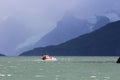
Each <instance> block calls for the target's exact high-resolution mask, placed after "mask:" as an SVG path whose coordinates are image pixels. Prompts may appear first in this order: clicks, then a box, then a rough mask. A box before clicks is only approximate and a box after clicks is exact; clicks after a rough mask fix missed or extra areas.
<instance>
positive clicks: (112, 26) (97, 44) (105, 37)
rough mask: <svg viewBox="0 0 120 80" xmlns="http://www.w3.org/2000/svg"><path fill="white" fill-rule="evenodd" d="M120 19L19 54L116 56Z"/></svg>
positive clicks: (117, 53)
mask: <svg viewBox="0 0 120 80" xmlns="http://www.w3.org/2000/svg"><path fill="white" fill-rule="evenodd" d="M119 34H120V21H116V22H112V23H109V24H107V25H105V26H104V27H102V28H100V29H98V30H96V31H93V32H91V33H88V34H85V35H82V36H79V37H77V38H75V39H72V40H69V41H67V42H65V43H62V44H60V45H56V46H47V47H42V48H35V49H33V50H31V51H28V52H24V53H22V54H21V55H20V56H40V55H43V54H46V53H49V54H50V55H57V56H118V55H120V36H119Z"/></svg>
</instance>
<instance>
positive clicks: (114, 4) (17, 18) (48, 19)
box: [0, 0, 120, 55]
mask: <svg viewBox="0 0 120 80" xmlns="http://www.w3.org/2000/svg"><path fill="white" fill-rule="evenodd" d="M119 4H120V0H0V38H1V39H0V52H1V53H5V54H7V55H11V54H12V55H14V54H15V53H16V52H17V50H19V49H20V48H22V47H24V46H29V45H31V44H34V43H35V42H36V41H37V40H39V39H40V37H42V36H44V35H45V34H46V33H48V32H49V31H50V30H52V29H53V28H54V27H55V26H56V23H57V22H58V21H59V20H61V18H62V17H63V16H64V14H66V13H67V14H69V13H70V14H73V15H74V16H76V17H79V18H82V19H88V20H89V21H91V22H92V21H94V19H95V15H106V16H108V17H110V18H111V19H114V20H116V19H119V17H118V15H116V14H119V13H120V5H119Z"/></svg>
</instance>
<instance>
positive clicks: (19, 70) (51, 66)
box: [0, 57, 120, 80]
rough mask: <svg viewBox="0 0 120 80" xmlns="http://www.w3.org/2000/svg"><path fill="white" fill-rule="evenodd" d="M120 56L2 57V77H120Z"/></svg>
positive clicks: (58, 79) (79, 79)
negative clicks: (119, 58)
mask: <svg viewBox="0 0 120 80" xmlns="http://www.w3.org/2000/svg"><path fill="white" fill-rule="evenodd" d="M117 58H118V57H57V59H58V60H57V61H42V60H41V59H40V57H0V80H120V65H119V64H116V63H115V61H116V60H117Z"/></svg>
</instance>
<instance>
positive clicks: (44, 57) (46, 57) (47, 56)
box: [42, 55, 57, 61]
mask: <svg viewBox="0 0 120 80" xmlns="http://www.w3.org/2000/svg"><path fill="white" fill-rule="evenodd" d="M42 60H44V61H56V60H57V59H56V58H55V57H52V56H49V55H44V56H43V57H42Z"/></svg>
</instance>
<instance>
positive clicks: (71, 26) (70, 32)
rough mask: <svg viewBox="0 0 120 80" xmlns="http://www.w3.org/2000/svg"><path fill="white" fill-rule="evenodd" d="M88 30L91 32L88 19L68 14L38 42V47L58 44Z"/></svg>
mask: <svg viewBox="0 0 120 80" xmlns="http://www.w3.org/2000/svg"><path fill="white" fill-rule="evenodd" d="M88 32H90V28H89V23H88V22H87V21H86V20H80V19H77V18H75V17H73V16H71V15H67V16H64V17H63V19H62V20H60V21H59V22H58V23H57V26H56V28H55V29H53V30H52V31H51V32H50V33H48V34H47V35H45V36H44V37H43V38H42V39H40V40H39V41H38V42H37V43H36V47H41V46H48V45H57V44H60V43H63V42H65V41H68V40H70V39H73V38H75V37H78V36H79V35H83V34H85V33H88Z"/></svg>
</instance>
